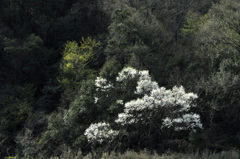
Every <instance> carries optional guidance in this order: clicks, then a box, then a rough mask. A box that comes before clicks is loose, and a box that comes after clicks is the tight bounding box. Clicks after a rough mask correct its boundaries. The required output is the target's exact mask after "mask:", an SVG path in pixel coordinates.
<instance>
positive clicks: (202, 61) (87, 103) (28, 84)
mask: <svg viewBox="0 0 240 159" xmlns="http://www.w3.org/2000/svg"><path fill="white" fill-rule="evenodd" d="M239 10H240V5H239V2H238V0H201V1H199V0H181V1H179V0H171V1H170V0H166V1H163V0H139V1H136V0H129V1H120V0H101V1H96V0H87V1H86V0H0V158H4V157H6V156H16V155H17V156H18V157H19V158H29V159H30V158H50V157H51V156H56V158H57V157H59V158H67V157H68V158H74V157H75V158H77V156H78V157H79V158H82V157H83V156H82V153H83V154H84V155H85V154H87V153H88V152H90V151H91V146H90V145H89V144H88V142H87V138H86V136H85V135H84V131H85V130H86V128H88V127H89V125H90V124H91V123H97V122H102V121H104V122H109V123H110V124H111V126H112V127H113V128H114V127H116V125H115V123H114V120H115V119H116V117H117V115H118V113H120V112H122V111H123V105H121V104H119V103H118V102H117V101H118V100H123V102H127V101H130V100H132V99H136V98H138V97H140V96H138V95H136V94H134V93H133V92H134V91H135V88H136V84H137V83H136V81H135V80H132V81H129V82H123V83H117V82H115V81H116V76H117V75H118V72H119V71H120V70H121V69H122V68H123V67H125V66H132V67H134V68H136V69H140V70H142V69H147V70H149V72H150V74H151V75H152V77H154V79H155V80H156V81H157V82H158V83H159V86H165V87H166V88H170V87H172V86H174V85H183V86H184V87H185V88H186V90H187V91H191V92H195V93H197V94H198V95H199V98H198V101H197V108H196V109H195V110H194V111H196V112H197V113H199V114H201V120H202V122H203V127H204V129H203V130H202V131H199V132H191V133H190V134H188V133H186V132H181V133H180V132H175V133H173V134H172V133H171V134H170V133H169V134H162V136H161V137H159V136H160V135H158V133H160V131H159V132H157V133H156V132H154V131H148V130H145V129H141V128H140V127H131V126H129V127H128V128H127V129H126V130H128V131H129V132H131V133H130V134H128V135H126V134H127V133H128V132H125V134H124V135H122V136H120V137H118V141H116V142H114V143H112V145H111V144H109V145H104V146H103V147H102V146H100V145H95V146H96V147H95V148H96V152H95V157H96V155H100V154H101V153H102V151H111V150H115V151H120V152H124V151H126V150H127V149H133V150H137V151H140V150H142V149H144V148H148V149H151V150H153V149H154V150H157V151H159V152H160V153H163V152H164V151H165V150H166V149H171V151H184V150H185V149H191V150H197V149H204V148H206V147H207V148H210V149H213V150H226V149H231V148H233V147H235V148H237V149H239V147H240V135H239V134H240V127H239V122H240V114H239V112H240V99H239V96H240V91H239V89H240V87H239V83H240V76H239V73H240V47H239V43H240V27H239V24H240V20H239V19H240V14H239ZM82 37H91V38H82ZM75 41H78V42H80V44H79V43H77V42H75ZM100 43H101V45H100ZM74 47H75V50H74ZM68 49H70V51H69V50H68ZM71 49H72V50H71ZM74 51H75V52H74ZM62 53H63V54H62ZM71 53H72V54H71ZM69 54H71V55H73V54H74V56H68V55H69ZM67 56H68V57H67ZM66 57H67V58H66ZM98 75H99V76H100V77H102V78H105V79H107V80H108V81H110V82H112V84H113V86H114V87H113V88H111V89H110V91H109V92H107V91H99V90H98V89H97V87H96V85H95V81H94V80H95V79H96V76H98ZM96 97H98V99H97V98H96ZM147 131H148V132H147ZM147 133H149V134H150V135H151V136H152V140H153V141H155V143H153V144H152V145H150V141H149V140H150V139H149V138H147V137H146V136H147V135H146V134H147ZM149 134H148V135H149ZM151 146H152V147H151ZM79 149H81V151H80V150H79ZM203 154H204V153H203ZM226 154H229V156H231V155H232V156H234V155H235V153H234V152H232V153H231V152H229V153H226ZM226 154H212V153H207V154H205V158H211V157H216V156H217V158H220V157H219V156H221V155H222V158H223V157H224V155H225V156H226ZM88 156H90V155H88ZM92 156H94V153H92ZM100 156H101V155H100ZM100 156H98V157H100ZM126 156H127V157H132V158H136V157H139V154H137V153H133V152H127V153H125V154H123V155H119V156H116V155H115V154H109V155H107V154H103V155H102V158H117V157H119V158H124V157H126ZM141 156H143V157H146V158H148V156H149V155H147V154H146V153H145V152H144V153H141ZM179 156H180V157H179ZM179 156H178V155H175V156H173V157H172V156H166V158H181V157H182V158H184V157H185V158H187V157H189V158H190V157H192V156H193V157H192V158H194V157H195V158H200V157H199V155H197V154H196V155H192V156H185V155H179ZM150 157H156V158H158V156H150ZM164 157H165V156H164ZM8 158H11V157H8ZM203 158H204V157H203ZM233 158H234V157H233Z"/></svg>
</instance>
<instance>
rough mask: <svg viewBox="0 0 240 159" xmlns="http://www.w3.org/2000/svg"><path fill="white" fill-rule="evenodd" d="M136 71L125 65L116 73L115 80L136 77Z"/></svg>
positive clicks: (119, 80)
mask: <svg viewBox="0 0 240 159" xmlns="http://www.w3.org/2000/svg"><path fill="white" fill-rule="evenodd" d="M137 75H138V71H137V70H136V69H134V68H132V67H126V68H124V69H123V70H122V71H121V72H119V73H118V77H117V78H116V80H117V81H118V82H122V81H125V80H129V79H133V78H135V77H137Z"/></svg>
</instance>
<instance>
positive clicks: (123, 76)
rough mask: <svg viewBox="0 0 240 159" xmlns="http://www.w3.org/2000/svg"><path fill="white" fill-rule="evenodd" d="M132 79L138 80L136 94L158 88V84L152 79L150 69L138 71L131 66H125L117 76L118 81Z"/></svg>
mask: <svg viewBox="0 0 240 159" xmlns="http://www.w3.org/2000/svg"><path fill="white" fill-rule="evenodd" d="M131 79H136V80H138V82H137V87H136V91H135V93H136V94H145V93H149V92H150V91H151V90H153V89H157V88H158V84H157V82H155V81H152V80H151V77H150V75H149V71H148V70H143V71H138V70H136V69H134V68H131V67H126V68H124V69H123V70H122V71H121V72H120V73H119V74H118V77H117V79H116V80H117V81H118V82H123V81H127V80H131Z"/></svg>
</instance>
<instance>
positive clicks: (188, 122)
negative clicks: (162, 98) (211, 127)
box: [163, 113, 203, 131]
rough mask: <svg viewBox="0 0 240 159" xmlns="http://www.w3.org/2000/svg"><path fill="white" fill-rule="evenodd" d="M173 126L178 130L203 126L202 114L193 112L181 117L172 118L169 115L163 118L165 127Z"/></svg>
mask: <svg viewBox="0 0 240 159" xmlns="http://www.w3.org/2000/svg"><path fill="white" fill-rule="evenodd" d="M173 126H174V129H175V130H176V131H180V130H187V129H192V130H195V128H200V129H202V128H203V127H202V123H201V120H200V115H198V114H193V113H191V114H184V115H183V116H182V117H181V118H175V119H170V118H168V117H167V118H165V119H163V127H167V128H170V127H173Z"/></svg>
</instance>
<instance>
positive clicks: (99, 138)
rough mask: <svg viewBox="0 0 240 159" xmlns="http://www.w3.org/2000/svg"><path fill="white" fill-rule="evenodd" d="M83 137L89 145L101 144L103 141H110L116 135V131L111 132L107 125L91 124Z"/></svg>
mask: <svg viewBox="0 0 240 159" xmlns="http://www.w3.org/2000/svg"><path fill="white" fill-rule="evenodd" d="M84 135H85V136H86V137H87V139H88V142H90V143H100V144H101V143H102V142H104V141H108V142H110V141H112V140H113V139H114V138H115V137H116V136H117V135H118V131H115V130H112V129H111V127H110V125H109V124H108V123H101V122H100V123H96V124H91V125H90V126H89V127H88V128H87V129H86V130H85V133H84Z"/></svg>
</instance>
